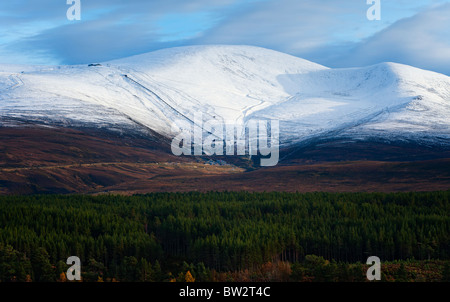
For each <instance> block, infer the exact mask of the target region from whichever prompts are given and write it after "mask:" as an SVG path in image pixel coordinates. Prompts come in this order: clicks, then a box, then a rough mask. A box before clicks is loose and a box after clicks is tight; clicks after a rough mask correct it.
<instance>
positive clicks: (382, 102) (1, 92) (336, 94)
mask: <svg viewBox="0 0 450 302" xmlns="http://www.w3.org/2000/svg"><path fill="white" fill-rule="evenodd" d="M94 65H97V64H94ZM197 112H202V113H203V115H204V118H205V119H218V120H224V121H235V122H236V123H245V122H246V121H248V120H250V119H277V120H279V121H280V127H281V129H280V131H281V132H280V135H281V143H282V144H288V143H292V142H302V141H307V140H309V139H311V138H316V137H327V136H329V137H352V138H355V139H359V138H366V137H376V138H383V139H393V140H398V139H413V140H423V141H430V140H431V141H433V142H438V143H449V142H450V77H448V76H446V75H442V74H438V73H435V72H430V71H425V70H420V69H417V68H414V67H410V66H406V65H400V64H395V63H383V64H378V65H374V66H369V67H363V68H346V69H330V68H327V67H324V66H321V65H318V64H315V63H312V62H309V61H306V60H303V59H300V58H297V57H293V56H290V55H287V54H283V53H279V52H276V51H272V50H267V49H263V48H258V47H249V46H192V47H181V48H173V49H167V50H161V51H156V52H152V53H148V54H143V55H139V56H134V57H130V58H126V59H122V60H116V61H111V62H106V63H101V64H99V65H97V66H88V65H79V66H19V65H0V125H3V126H14V125H18V124H20V123H22V122H25V121H26V122H33V123H34V122H35V123H46V124H50V125H51V124H57V125H66V126H95V127H106V128H114V129H130V128H134V129H145V128H149V129H151V130H153V131H156V132H158V133H160V134H162V135H165V136H167V137H172V136H173V134H174V133H172V126H173V123H176V124H177V126H178V127H181V128H185V127H188V126H189V123H191V119H192V117H193V115H194V113H197Z"/></svg>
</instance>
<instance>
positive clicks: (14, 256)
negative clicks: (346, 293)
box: [0, 191, 450, 282]
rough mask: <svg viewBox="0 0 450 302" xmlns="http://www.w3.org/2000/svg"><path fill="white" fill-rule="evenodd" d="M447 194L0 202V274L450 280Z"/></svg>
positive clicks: (1, 277)
mask: <svg viewBox="0 0 450 302" xmlns="http://www.w3.org/2000/svg"><path fill="white" fill-rule="evenodd" d="M449 214H450V191H443V192H424V193H248V192H220V193H219V192H211V193H153V194H148V195H135V196H121V195H98V196H89V195H39V196H2V197H0V281H2V282H7V281H22V282H25V281H33V282H35V281H65V280H66V279H67V278H66V275H65V272H66V271H67V269H68V265H67V264H66V263H65V262H66V260H67V258H68V257H70V256H78V257H79V258H80V259H81V261H82V278H83V281H367V279H365V273H366V271H367V267H368V266H367V265H366V264H365V262H366V260H367V258H368V257H370V256H378V257H379V258H380V259H381V260H382V268H383V270H382V273H383V280H384V281H448V280H449V278H450V267H449V263H450V232H449V231H450V216H449Z"/></svg>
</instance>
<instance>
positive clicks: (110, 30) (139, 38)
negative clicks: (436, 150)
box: [0, 0, 450, 74]
mask: <svg viewBox="0 0 450 302" xmlns="http://www.w3.org/2000/svg"><path fill="white" fill-rule="evenodd" d="M81 1H82V21H81V22H69V21H68V20H67V19H66V16H65V13H66V10H67V8H68V6H67V5H66V3H65V2H66V1H65V0H58V1H57V3H56V2H55V0H40V1H31V2H30V1H25V0H16V1H3V2H2V3H0V61H5V59H4V58H6V61H7V62H14V61H11V59H13V60H14V59H15V60H17V63H19V62H21V61H25V62H26V61H27V58H28V62H29V61H33V59H34V61H37V62H52V63H64V64H77V63H88V62H94V61H107V60H111V59H117V58H121V57H126V56H131V55H135V54H139V53H144V52H149V51H153V50H157V49H161V48H166V47H173V46H182V45H194V44H196V45H198V44H235V45H236V44H245V45H255V46H261V47H266V48H271V49H274V50H278V51H282V52H286V53H290V54H293V55H296V56H299V57H303V58H305V59H309V60H311V61H314V62H317V63H320V64H324V65H327V66H330V67H348V66H362V65H368V64H375V63H379V62H383V61H394V62H400V63H404V64H409V65H414V66H417V67H421V68H424V69H431V70H436V71H439V72H443V73H447V74H450V66H449V64H450V58H449V47H450V41H449V39H450V35H448V33H447V32H446V31H448V30H447V29H448V28H450V22H449V17H450V11H449V7H450V4H449V3H448V1H445V0H417V1H410V0H399V1H382V20H381V21H379V22H377V21H375V22H370V21H368V20H367V19H366V11H367V9H368V5H367V4H366V1H365V0H345V1H344V0H339V1H338V0H321V1H316V0H246V1H243V0H196V1H185V0H165V1H148V0H134V1H131V0H130V1H126V2H125V1H119V0H96V1H87V0H81ZM55 3H56V4H55ZM442 3H444V4H442ZM445 3H446V4H445ZM433 4H434V5H435V6H431V8H430V5H433ZM436 5H439V6H436ZM2 44H3V45H2ZM2 56H3V58H2ZM34 61H33V63H34Z"/></svg>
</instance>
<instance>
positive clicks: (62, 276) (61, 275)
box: [58, 272, 67, 282]
mask: <svg viewBox="0 0 450 302" xmlns="http://www.w3.org/2000/svg"><path fill="white" fill-rule="evenodd" d="M58 281H59V282H67V278H66V274H65V273H64V272H62V273H61V274H59V280H58Z"/></svg>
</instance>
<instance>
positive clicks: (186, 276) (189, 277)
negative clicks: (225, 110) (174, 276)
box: [184, 271, 195, 282]
mask: <svg viewBox="0 0 450 302" xmlns="http://www.w3.org/2000/svg"><path fill="white" fill-rule="evenodd" d="M184 280H185V281H186V282H195V278H194V277H192V274H191V272H190V271H187V272H186V275H185V276H184Z"/></svg>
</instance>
